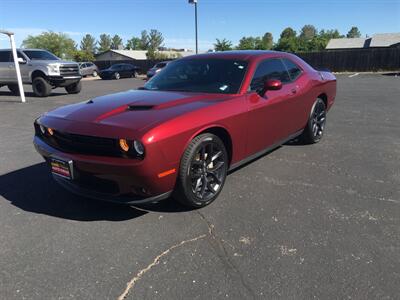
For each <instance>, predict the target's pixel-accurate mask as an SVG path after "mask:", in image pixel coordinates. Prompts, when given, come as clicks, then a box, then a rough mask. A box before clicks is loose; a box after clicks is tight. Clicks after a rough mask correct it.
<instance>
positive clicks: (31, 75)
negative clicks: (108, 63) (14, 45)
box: [0, 49, 82, 97]
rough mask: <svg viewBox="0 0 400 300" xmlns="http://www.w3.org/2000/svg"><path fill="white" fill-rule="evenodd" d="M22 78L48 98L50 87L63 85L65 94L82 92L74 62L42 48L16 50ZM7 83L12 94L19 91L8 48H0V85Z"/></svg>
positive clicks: (77, 69) (77, 67)
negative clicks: (62, 58)
mask: <svg viewBox="0 0 400 300" xmlns="http://www.w3.org/2000/svg"><path fill="white" fill-rule="evenodd" d="M17 56H18V62H19V64H20V70H21V76H22V81H23V83H24V84H30V85H32V89H33V93H34V94H35V95H36V96H38V97H47V96H48V95H50V93H51V90H52V89H54V88H57V87H64V88H65V90H66V91H67V93H68V94H77V93H79V92H80V91H81V82H80V81H81V79H82V76H81V73H80V72H79V65H78V64H77V63H75V62H71V61H64V60H61V59H60V58H58V57H57V56H55V55H54V54H52V53H50V52H49V51H46V50H42V49H17ZM3 85H7V87H8V89H9V90H10V91H11V92H12V93H13V94H19V88H18V81H17V73H16V71H15V65H14V58H13V55H12V51H11V49H1V50H0V87H1V86H3Z"/></svg>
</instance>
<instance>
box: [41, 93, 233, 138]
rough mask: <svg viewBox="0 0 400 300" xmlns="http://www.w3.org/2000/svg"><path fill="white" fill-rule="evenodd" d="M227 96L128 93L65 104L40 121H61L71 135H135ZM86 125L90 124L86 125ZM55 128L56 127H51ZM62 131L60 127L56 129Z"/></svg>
mask: <svg viewBox="0 0 400 300" xmlns="http://www.w3.org/2000/svg"><path fill="white" fill-rule="evenodd" d="M227 97H228V95H218V94H200V93H185V92H164V91H146V90H131V91H126V92H121V93H116V94H111V95H106V96H101V97H97V98H94V99H92V100H89V101H84V102H80V103H77V104H72V105H67V106H63V107H60V108H57V109H55V110H53V111H51V112H48V113H47V114H46V115H45V116H44V117H43V121H44V122H45V123H44V124H45V125H46V123H47V122H46V121H50V124H47V125H48V126H54V125H52V124H51V123H53V124H54V122H52V121H51V120H52V119H57V120H60V121H61V122H59V123H58V124H61V125H62V127H63V128H64V129H65V130H67V131H70V132H71V133H82V134H91V133H90V132H86V133H83V132H84V131H85V130H86V128H91V130H89V131H91V132H92V133H93V131H96V130H99V129H101V128H104V127H107V128H110V127H112V128H115V129H126V130H131V131H135V132H136V133H138V132H141V131H144V130H147V129H149V128H152V127H155V126H157V125H158V124H161V123H162V122H165V121H168V120H170V119H173V118H175V117H178V116H180V115H182V114H185V113H187V112H190V111H193V110H196V109H201V108H203V107H206V106H210V105H212V104H214V103H216V102H219V101H222V100H224V99H226V98H227ZM46 119H47V120H46ZM87 124H89V125H87ZM54 127H55V128H57V125H56V126H54ZM59 129H60V130H61V128H59Z"/></svg>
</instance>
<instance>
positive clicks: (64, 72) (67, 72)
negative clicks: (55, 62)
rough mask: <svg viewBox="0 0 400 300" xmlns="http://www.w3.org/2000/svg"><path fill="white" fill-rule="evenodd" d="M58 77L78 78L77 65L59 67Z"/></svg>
mask: <svg viewBox="0 0 400 300" xmlns="http://www.w3.org/2000/svg"><path fill="white" fill-rule="evenodd" d="M60 75H61V76H64V77H68V76H80V73H79V67H78V65H75V64H73V65H61V66H60Z"/></svg>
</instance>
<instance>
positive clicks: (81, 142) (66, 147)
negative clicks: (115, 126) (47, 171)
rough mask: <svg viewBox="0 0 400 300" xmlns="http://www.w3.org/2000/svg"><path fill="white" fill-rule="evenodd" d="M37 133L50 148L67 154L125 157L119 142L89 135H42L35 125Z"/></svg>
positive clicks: (55, 132) (58, 133)
mask: <svg viewBox="0 0 400 300" xmlns="http://www.w3.org/2000/svg"><path fill="white" fill-rule="evenodd" d="M35 132H36V135H37V136H39V137H40V138H41V139H42V140H44V141H45V142H46V143H47V144H49V145H50V146H52V147H54V148H56V149H57V150H60V151H62V152H66V153H78V154H88V155H99V156H112V157H123V156H124V154H123V153H121V151H120V150H119V148H118V145H117V140H115V139H112V138H103V137H95V136H87V135H78V134H71V133H65V132H59V131H56V130H55V131H54V135H53V136H50V135H49V134H47V133H46V134H42V132H41V131H40V128H39V125H38V124H36V123H35Z"/></svg>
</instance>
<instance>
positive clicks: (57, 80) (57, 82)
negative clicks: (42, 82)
mask: <svg viewBox="0 0 400 300" xmlns="http://www.w3.org/2000/svg"><path fill="white" fill-rule="evenodd" d="M47 78H48V80H49V82H50V83H51V84H52V85H54V86H57V87H65V86H68V85H71V84H74V83H77V82H79V81H80V80H81V79H82V76H68V77H67V76H48V77H47Z"/></svg>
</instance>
